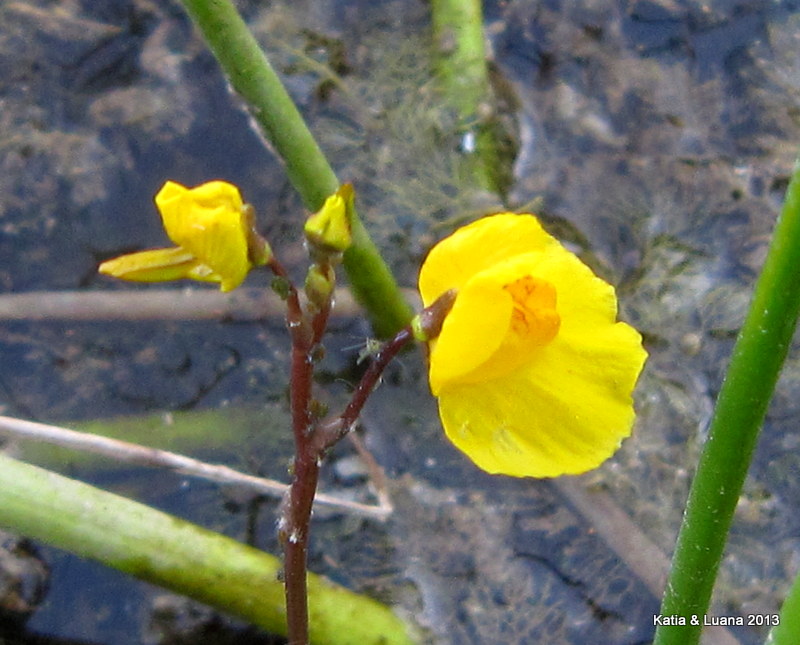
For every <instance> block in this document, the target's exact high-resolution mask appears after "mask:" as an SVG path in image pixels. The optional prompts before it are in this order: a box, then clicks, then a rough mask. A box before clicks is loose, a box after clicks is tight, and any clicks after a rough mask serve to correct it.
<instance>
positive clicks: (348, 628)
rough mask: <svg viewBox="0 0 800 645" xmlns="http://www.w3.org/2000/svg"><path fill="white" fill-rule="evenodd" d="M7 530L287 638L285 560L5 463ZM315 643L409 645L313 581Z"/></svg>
mask: <svg viewBox="0 0 800 645" xmlns="http://www.w3.org/2000/svg"><path fill="white" fill-rule="evenodd" d="M0 526H2V527H3V528H6V529H8V530H10V531H13V532H15V533H20V534H23V535H26V536H28V537H31V538H33V539H35V540H40V541H42V542H46V543H48V544H50V545H52V546H55V547H57V548H60V549H65V550H67V551H70V552H71V553H74V554H76V555H78V556H82V557H86V558H90V559H92V560H96V561H98V562H102V563H103V564H105V565H107V566H110V567H114V568H115V569H119V570H120V571H123V572H124V573H127V574H130V575H132V576H135V577H137V578H140V579H142V580H146V581H148V582H152V583H154V584H157V585H159V586H161V587H164V588H167V589H172V590H173V591H176V592H178V593H181V594H184V595H186V596H190V597H191V598H194V599H196V600H199V601H201V602H204V603H206V604H208V605H211V606H213V607H216V608H218V609H220V610H222V611H224V612H227V613H230V614H232V615H235V616H238V617H240V618H243V619H245V620H247V621H248V622H251V623H252V624H254V625H257V626H259V627H261V628H263V629H265V630H267V631H270V632H273V633H275V634H283V635H285V634H286V611H285V608H284V590H283V584H282V583H281V582H280V581H279V579H278V578H279V572H280V569H281V563H280V560H278V558H276V557H274V556H272V555H269V554H266V553H263V552H261V551H259V550H257V549H254V548H251V547H248V546H246V545H244V544H240V543H239V542H236V541H235V540H232V539H230V538H228V537H225V536H223V535H219V534H218V533H214V532H212V531H209V530H207V529H203V528H201V527H199V526H196V525H194V524H191V523H189V522H186V521H184V520H181V519H179V518H177V517H174V516H171V515H167V514H166V513H162V512H160V511H157V510H155V509H152V508H150V507H149V506H145V505H144V504H139V503H137V502H133V501H130V500H128V499H125V498H124V497H119V496H117V495H114V494H112V493H108V492H105V491H102V490H98V489H96V488H94V487H92V486H89V485H88V484H84V483H82V482H78V481H75V480H72V479H68V478H66V477H63V476H61V475H57V474H55V473H53V472H50V471H47V470H43V469H41V468H37V467H36V466H31V465H29V464H26V463H23V462H21V461H17V460H15V459H12V458H10V457H7V456H5V455H2V454H0ZM308 593H309V608H310V614H311V626H310V636H311V643H316V644H324V645H411V643H413V641H412V640H411V638H410V637H409V636H408V633H407V628H406V626H405V625H404V624H403V622H402V621H401V620H400V619H399V618H398V617H397V616H395V615H394V614H393V613H392V612H391V610H390V609H389V608H387V607H385V606H384V605H381V604H380V603H378V602H376V601H374V600H372V599H370V598H368V597H366V596H360V595H358V594H355V593H353V592H351V591H349V590H347V589H344V588H343V587H339V586H338V585H334V584H333V583H331V582H328V581H326V580H324V579H323V578H320V577H319V576H315V575H313V574H309V576H308Z"/></svg>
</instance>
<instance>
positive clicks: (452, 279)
mask: <svg viewBox="0 0 800 645" xmlns="http://www.w3.org/2000/svg"><path fill="white" fill-rule="evenodd" d="M419 287H420V292H421V294H422V300H423V303H424V304H425V306H426V307H427V306H429V305H430V304H431V303H433V302H434V301H435V300H436V299H437V298H438V297H439V296H440V295H441V294H443V293H444V292H446V291H448V290H450V289H455V290H456V291H457V296H456V299H455V302H454V304H453V308H452V310H451V311H450V313H449V314H448V315H447V317H446V318H445V320H444V324H443V325H442V329H441V332H440V334H439V336H438V338H437V339H436V340H434V341H432V342H431V343H430V386H431V391H432V392H433V394H434V395H435V396H436V397H437V398H438V401H439V415H440V417H441V420H442V424H443V425H444V429H445V432H446V433H447V436H448V437H449V438H450V440H451V441H452V442H453V443H454V444H455V445H456V446H457V447H458V448H460V449H461V450H462V451H463V452H465V453H466V454H467V456H469V457H470V459H472V460H473V461H474V462H475V463H476V464H477V465H478V466H479V467H480V468H482V469H483V470H486V471H488V472H490V473H502V474H506V475H514V476H518V477H525V476H531V477H555V476H558V475H563V474H576V473H581V472H585V471H587V470H591V469H592V468H595V467H597V466H599V465H600V464H601V463H602V462H603V461H605V460H606V459H607V458H608V457H610V456H611V455H612V454H613V453H614V452H615V451H616V449H617V448H618V447H619V445H620V443H621V442H622V440H623V439H624V438H625V437H627V436H629V435H630V432H631V427H632V425H633V420H634V410H633V401H632V396H631V394H632V391H633V387H634V385H635V384H636V380H637V378H638V376H639V373H640V372H641V369H642V366H643V365H644V361H645V359H646V357H647V353H646V352H645V350H644V349H643V348H642V339H641V336H640V335H639V333H638V332H637V331H636V330H635V329H633V328H632V327H630V326H629V325H627V324H625V323H622V322H616V315H617V300H616V295H615V293H614V288H613V287H612V286H611V285H609V284H607V283H606V282H604V281H603V280H601V279H600V278H598V277H597V276H595V275H594V274H593V273H592V271H591V270H590V269H589V268H588V267H587V266H586V265H585V264H583V263H582V262H581V261H580V260H579V259H578V258H577V257H576V256H575V255H574V254H573V253H570V252H569V251H568V250H567V249H565V248H564V247H563V246H562V245H561V244H560V243H559V242H558V241H557V240H556V239H555V238H553V237H552V236H550V235H549V234H548V233H546V232H545V231H544V229H543V228H542V227H541V225H540V224H539V221H538V220H537V219H536V218H535V217H534V216H532V215H515V214H512V213H502V214H499V215H493V216H489V217H485V218H483V219H481V220H478V221H476V222H474V223H472V224H470V225H468V226H465V227H463V228H461V229H459V230H458V231H456V232H455V233H454V234H453V235H451V236H450V237H448V238H446V239H444V240H443V241H441V242H440V243H439V244H437V245H436V246H435V247H434V248H433V249H432V250H431V252H430V254H429V255H428V257H427V258H426V260H425V262H424V264H423V266H422V270H421V272H420V277H419Z"/></svg>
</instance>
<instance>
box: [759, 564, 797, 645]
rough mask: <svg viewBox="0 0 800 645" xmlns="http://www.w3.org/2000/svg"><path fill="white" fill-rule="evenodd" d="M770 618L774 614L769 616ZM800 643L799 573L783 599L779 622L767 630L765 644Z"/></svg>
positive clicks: (787, 644)
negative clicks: (767, 634)
mask: <svg viewBox="0 0 800 645" xmlns="http://www.w3.org/2000/svg"><path fill="white" fill-rule="evenodd" d="M769 618H770V620H772V619H773V618H774V614H772V615H770V616H769ZM797 643H800V575H798V576H796V577H795V579H794V582H793V583H792V588H791V589H789V594H788V595H787V596H786V599H785V600H784V601H783V606H782V607H781V613H780V615H779V623H778V624H777V625H775V626H774V627H773V628H772V629H771V630H770V632H769V636H768V638H767V640H766V645H797Z"/></svg>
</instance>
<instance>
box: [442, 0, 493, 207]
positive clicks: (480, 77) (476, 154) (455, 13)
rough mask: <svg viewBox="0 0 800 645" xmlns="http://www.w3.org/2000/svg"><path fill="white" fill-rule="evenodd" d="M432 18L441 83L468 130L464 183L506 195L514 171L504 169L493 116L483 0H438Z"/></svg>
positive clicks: (463, 162) (461, 121) (465, 146)
mask: <svg viewBox="0 0 800 645" xmlns="http://www.w3.org/2000/svg"><path fill="white" fill-rule="evenodd" d="M431 16H432V20H431V22H432V24H433V38H434V43H435V46H436V74H437V77H438V78H437V80H438V81H439V86H440V88H441V90H442V95H443V99H444V102H445V103H446V104H448V105H450V107H452V108H453V109H454V110H455V111H456V113H457V114H458V117H459V121H460V127H461V129H462V130H463V139H462V141H463V144H464V145H462V151H463V153H464V156H463V160H462V172H463V173H464V179H465V181H467V182H476V183H477V184H478V185H479V186H480V187H481V188H483V189H485V190H489V191H491V192H494V193H497V194H500V195H502V194H503V193H504V191H505V189H506V188H507V184H508V178H507V177H506V175H508V171H505V170H504V169H503V163H502V161H501V154H500V150H499V139H500V136H501V131H500V128H499V125H498V121H497V120H496V118H495V117H494V116H493V114H492V112H493V110H492V95H491V85H490V82H489V72H488V68H487V65H486V50H485V45H484V36H483V12H482V7H481V0H433V1H432V2H431Z"/></svg>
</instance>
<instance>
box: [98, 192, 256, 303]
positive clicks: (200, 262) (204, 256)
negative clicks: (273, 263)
mask: <svg viewBox="0 0 800 645" xmlns="http://www.w3.org/2000/svg"><path fill="white" fill-rule="evenodd" d="M155 202H156V206H157V207H158V210H159V212H160V213H161V219H162V221H163V223H164V229H165V230H166V232H167V235H168V236H169V238H170V239H171V240H172V241H173V242H174V243H175V244H176V245H177V246H176V247H173V248H168V249H153V250H150V251H141V252H139V253H131V254H128V255H123V256H121V257H118V258H114V259H113V260H108V261H107V262H103V263H102V264H101V265H100V267H99V269H98V270H99V271H100V273H104V274H107V275H111V276H114V277H117V278H122V279H123V280H135V281H139V282H164V281H168V280H179V279H181V278H190V279H192V280H201V281H203V282H218V283H219V284H220V287H221V289H222V291H231V290H232V289H235V288H236V287H238V286H239V285H240V284H241V283H242V282H243V281H244V279H245V277H246V276H247V273H248V272H249V271H250V269H252V268H253V266H257V265H262V264H265V263H266V262H267V261H268V260H269V247H268V246H267V244H266V242H265V241H264V240H263V239H261V238H260V237H259V236H258V234H257V233H256V232H255V230H254V228H253V225H254V223H253V221H252V211H251V209H250V208H249V207H248V206H246V205H245V204H244V203H243V202H242V197H241V195H240V194H239V189H238V188H237V187H236V186H234V185H232V184H229V183H227V182H224V181H210V182H208V183H205V184H202V185H200V186H197V187H196V188H186V187H185V186H182V185H180V184H177V183H175V182H172V181H168V182H167V183H166V184H164V186H163V187H162V188H161V190H160V191H159V192H158V194H157V195H156V197H155Z"/></svg>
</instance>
